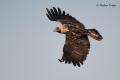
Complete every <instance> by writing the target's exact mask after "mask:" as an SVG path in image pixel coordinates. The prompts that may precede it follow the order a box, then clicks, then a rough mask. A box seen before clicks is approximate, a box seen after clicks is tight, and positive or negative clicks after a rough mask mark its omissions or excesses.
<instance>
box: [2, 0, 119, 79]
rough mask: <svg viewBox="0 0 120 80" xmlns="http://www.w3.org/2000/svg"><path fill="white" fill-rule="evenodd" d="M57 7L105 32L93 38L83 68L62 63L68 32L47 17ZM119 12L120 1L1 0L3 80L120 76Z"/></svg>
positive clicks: (113, 77) (117, 77)
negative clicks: (97, 38) (49, 11)
mask: <svg viewBox="0 0 120 80" xmlns="http://www.w3.org/2000/svg"><path fill="white" fill-rule="evenodd" d="M104 4H105V5H109V6H101V5H104ZM111 5H115V6H111ZM53 6H54V7H59V8H61V9H62V10H65V11H66V12H67V13H69V14H71V15H72V16H73V17H76V19H77V20H79V21H80V22H82V23H83V24H84V25H85V26H86V28H87V29H92V28H95V29H97V30H98V31H99V32H100V33H101V35H102V36H103V40H102V41H96V40H94V39H92V38H90V37H89V39H90V42H91V49H90V52H89V53H90V54H89V55H88V57H87V59H86V61H85V62H84V65H82V66H81V67H80V68H79V67H74V66H73V65H72V64H64V63H59V61H58V59H60V58H61V57H62V54H63V52H62V49H63V45H64V41H65V36H64V35H63V34H58V33H55V32H53V29H54V28H55V27H56V26H57V24H56V23H55V22H51V21H49V19H48V18H47V17H46V15H45V14H46V8H52V7H53ZM119 14H120V1H119V0H89V1H88V0H84V1H83V0H69V1H68V0H0V80H120V76H119V74H120V50H119V49H120V47H119V45H120V42H119V41H120V36H119V34H120V15H119Z"/></svg>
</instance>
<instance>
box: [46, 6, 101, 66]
mask: <svg viewBox="0 0 120 80" xmlns="http://www.w3.org/2000/svg"><path fill="white" fill-rule="evenodd" d="M46 10H47V13H46V16H47V17H48V19H49V20H51V21H57V22H60V23H61V25H62V26H59V27H56V28H55V30H54V31H55V32H58V33H61V34H65V44H64V47H63V56H62V58H61V59H58V60H59V61H60V62H65V63H69V64H70V63H72V64H73V65H74V66H78V67H80V65H81V64H83V62H84V61H85V60H86V57H87V55H88V53H89V50H90V42H89V39H88V36H90V37H92V38H93V39H95V40H98V41H101V40H102V39H103V37H102V36H101V35H100V33H99V32H98V31H97V30H96V29H86V28H85V26H84V24H82V23H81V22H79V21H78V20H77V19H76V18H74V17H72V16H71V15H69V14H68V13H66V12H65V11H64V10H61V9H60V8H55V7H53V8H51V9H48V8H46Z"/></svg>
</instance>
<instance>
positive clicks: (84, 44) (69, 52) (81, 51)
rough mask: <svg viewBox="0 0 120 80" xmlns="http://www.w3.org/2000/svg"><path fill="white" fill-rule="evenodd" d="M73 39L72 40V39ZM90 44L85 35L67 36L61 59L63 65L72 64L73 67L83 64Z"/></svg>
mask: <svg viewBox="0 0 120 80" xmlns="http://www.w3.org/2000/svg"><path fill="white" fill-rule="evenodd" d="M71 37H74V40H73V38H71ZM89 49H90V43H89V40H88V37H87V35H83V36H81V37H76V36H68V37H66V42H65V45H64V48H63V53H64V54H63V57H62V59H61V61H63V62H65V63H69V64H70V63H73V65H74V66H76V65H77V66H79V67H80V64H83V62H84V60H85V59H86V57H87V54H88V53H89Z"/></svg>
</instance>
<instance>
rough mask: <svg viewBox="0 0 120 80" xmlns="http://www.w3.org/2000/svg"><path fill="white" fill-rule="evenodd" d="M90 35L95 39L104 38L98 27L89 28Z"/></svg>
mask: <svg viewBox="0 0 120 80" xmlns="http://www.w3.org/2000/svg"><path fill="white" fill-rule="evenodd" d="M87 31H88V35H89V36H91V37H92V38H93V39H96V40H98V41H101V40H102V39H103V37H102V35H100V33H99V32H98V31H97V30H96V29H87Z"/></svg>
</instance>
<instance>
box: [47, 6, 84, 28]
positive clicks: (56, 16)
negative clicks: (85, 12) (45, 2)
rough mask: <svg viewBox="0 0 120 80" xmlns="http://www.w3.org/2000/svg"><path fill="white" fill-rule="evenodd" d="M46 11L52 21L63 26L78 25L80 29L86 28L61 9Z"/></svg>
mask: <svg viewBox="0 0 120 80" xmlns="http://www.w3.org/2000/svg"><path fill="white" fill-rule="evenodd" d="M46 10H47V14H46V15H47V17H48V18H49V19H50V20H51V21H59V22H60V23H62V24H71V25H72V24H76V25H79V26H80V28H84V25H83V24H82V23H80V22H79V21H78V20H76V19H75V18H74V17H72V16H71V15H69V14H66V13H65V11H61V9H60V8H57V9H56V8H55V7H53V8H52V9H48V8H46Z"/></svg>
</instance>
